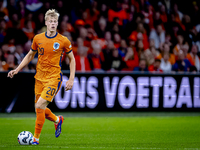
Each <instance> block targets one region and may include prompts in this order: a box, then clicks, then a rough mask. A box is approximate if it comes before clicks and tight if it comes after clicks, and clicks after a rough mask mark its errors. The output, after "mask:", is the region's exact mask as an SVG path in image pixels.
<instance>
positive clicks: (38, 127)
mask: <svg viewBox="0 0 200 150" xmlns="http://www.w3.org/2000/svg"><path fill="white" fill-rule="evenodd" d="M44 122H45V110H44V109H38V108H36V121H35V133H34V137H35V138H37V139H39V138H40V133H41V131H42V127H43V124H44Z"/></svg>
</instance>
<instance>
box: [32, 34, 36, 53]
mask: <svg viewBox="0 0 200 150" xmlns="http://www.w3.org/2000/svg"><path fill="white" fill-rule="evenodd" d="M36 39H37V38H36V37H34V38H33V42H32V45H31V50H32V51H37V43H36V41H37V40H36Z"/></svg>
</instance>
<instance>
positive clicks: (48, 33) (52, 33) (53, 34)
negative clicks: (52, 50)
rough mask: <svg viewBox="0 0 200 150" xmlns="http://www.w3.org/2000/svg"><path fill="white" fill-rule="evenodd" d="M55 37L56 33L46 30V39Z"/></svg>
mask: <svg viewBox="0 0 200 150" xmlns="http://www.w3.org/2000/svg"><path fill="white" fill-rule="evenodd" d="M55 35H56V31H52V32H51V31H48V30H47V36H48V37H53V36H55Z"/></svg>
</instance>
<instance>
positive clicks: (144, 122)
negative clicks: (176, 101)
mask: <svg viewBox="0 0 200 150" xmlns="http://www.w3.org/2000/svg"><path fill="white" fill-rule="evenodd" d="M55 114H57V115H59V114H62V115H63V116H64V117H65V120H64V123H63V126H62V133H61V135H60V137H59V138H55V135H54V133H55V129H54V125H53V123H52V122H50V121H48V120H46V121H45V124H44V126H43V130H42V133H41V137H40V145H37V146H21V145H19V144H18V142H17V135H18V134H19V133H20V132H21V131H30V132H32V133H34V125H35V114H34V113H11V114H4V113H0V150H46V149H52V150H53V149H69V150H97V149H99V150H114V149H117V150H132V149H146V150H147V149H155V150H157V149H159V150H161V149H166V150H168V149H179V150H180V149H183V150H193V149H194V150H200V113H170V112H161V113H153V112H151V113H148V112H145V113H144V112H140V113H139V112H127V113H125V112H124V113H122V112H118V113H117V112H116V113H55Z"/></svg>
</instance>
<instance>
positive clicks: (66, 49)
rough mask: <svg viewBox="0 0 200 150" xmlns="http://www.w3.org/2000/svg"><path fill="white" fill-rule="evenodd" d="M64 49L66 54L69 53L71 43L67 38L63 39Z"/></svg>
mask: <svg viewBox="0 0 200 150" xmlns="http://www.w3.org/2000/svg"><path fill="white" fill-rule="evenodd" d="M64 51H65V53H66V54H69V53H70V52H71V51H72V44H71V42H70V41H69V40H68V39H65V44H64Z"/></svg>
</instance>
